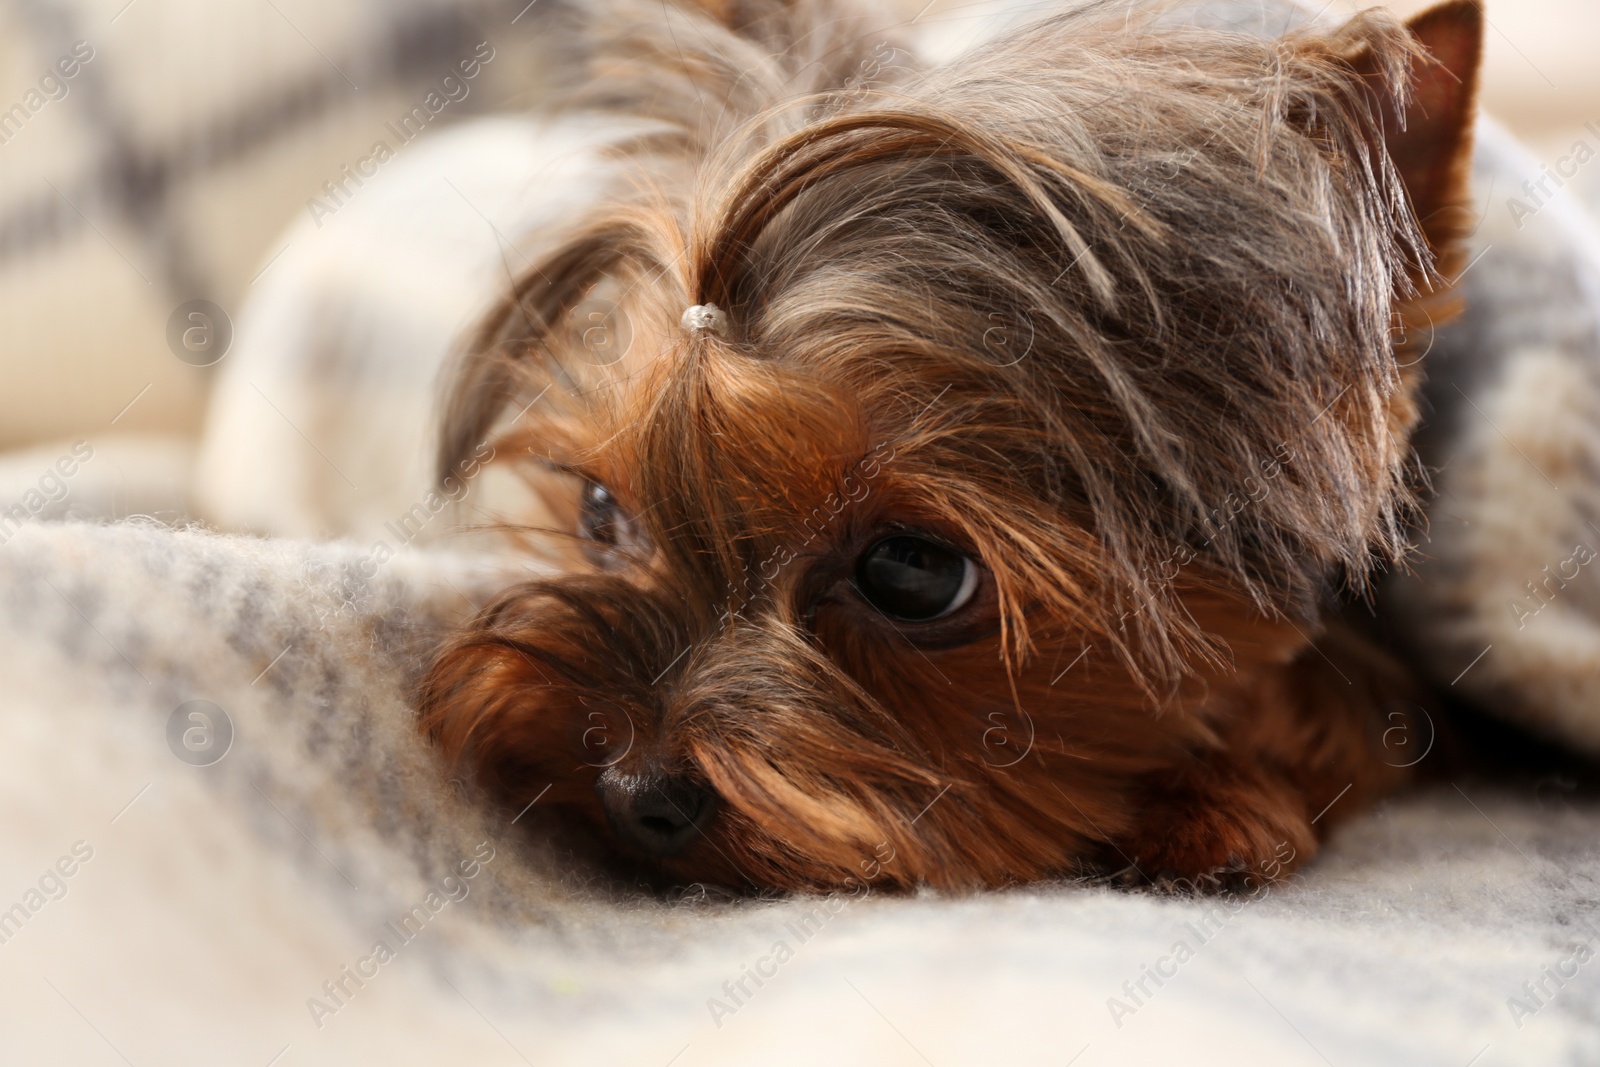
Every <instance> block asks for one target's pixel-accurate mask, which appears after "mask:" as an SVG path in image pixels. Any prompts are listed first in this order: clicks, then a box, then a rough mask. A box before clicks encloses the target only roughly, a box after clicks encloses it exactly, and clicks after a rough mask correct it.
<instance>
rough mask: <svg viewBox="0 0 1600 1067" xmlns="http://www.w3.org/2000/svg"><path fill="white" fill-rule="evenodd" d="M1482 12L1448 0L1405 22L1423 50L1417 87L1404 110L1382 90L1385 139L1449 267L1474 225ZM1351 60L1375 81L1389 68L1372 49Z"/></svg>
mask: <svg viewBox="0 0 1600 1067" xmlns="http://www.w3.org/2000/svg"><path fill="white" fill-rule="evenodd" d="M1483 26H1484V18H1483V11H1482V9H1481V8H1479V6H1478V3H1477V0H1446V2H1445V3H1442V4H1438V5H1437V6H1435V7H1431V8H1429V9H1428V10H1426V11H1424V12H1422V13H1421V14H1420V15H1417V16H1415V17H1413V18H1412V19H1411V20H1409V21H1408V22H1407V23H1406V28H1407V29H1409V30H1410V31H1411V35H1412V37H1413V38H1414V39H1415V41H1416V43H1417V45H1418V46H1420V49H1421V53H1420V54H1417V55H1414V56H1413V58H1412V61H1411V64H1410V67H1411V69H1410V81H1411V89H1412V93H1411V96H1410V99H1409V101H1408V102H1407V103H1406V105H1405V107H1404V109H1403V110H1402V109H1401V108H1400V107H1398V106H1397V105H1396V104H1395V102H1394V101H1395V98H1394V96H1392V95H1390V94H1387V93H1382V92H1380V93H1379V98H1380V99H1381V100H1383V101H1385V103H1384V104H1383V105H1382V106H1383V112H1384V113H1383V116H1382V117H1383V123H1384V142H1385V147H1386V148H1387V150H1388V153H1389V158H1390V160H1391V161H1393V163H1394V166H1395V169H1396V171H1397V172H1398V173H1399V175H1400V179H1401V181H1402V182H1403V183H1404V185H1405V189H1406V192H1407V194H1408V195H1409V196H1410V197H1411V204H1412V207H1413V209H1414V210H1415V212H1416V216H1417V222H1418V223H1419V225H1420V226H1421V227H1422V232H1423V235H1424V236H1425V237H1427V239H1428V244H1429V245H1430V246H1431V247H1432V249H1433V251H1434V255H1435V256H1436V257H1437V259H1438V267H1439V269H1440V270H1441V271H1443V272H1445V273H1447V274H1449V273H1453V271H1451V269H1450V261H1451V260H1452V259H1454V257H1455V254H1456V253H1458V252H1459V245H1460V242H1461V240H1462V239H1463V238H1464V237H1466V236H1467V234H1468V233H1469V232H1471V230H1472V228H1473V225H1474V221H1473V206H1472V197H1471V192H1470V189H1469V184H1470V181H1471V177H1472V145H1473V137H1472V131H1473V122H1474V119H1475V118H1476V115H1477V103H1478V71H1479V67H1480V65H1481V63H1482V60H1483ZM1350 62H1351V65H1352V66H1353V67H1355V69H1356V70H1357V71H1359V72H1360V73H1361V75H1362V76H1363V77H1364V78H1366V79H1368V80H1369V81H1370V82H1371V83H1373V84H1375V85H1379V86H1381V85H1383V84H1384V83H1386V82H1387V81H1388V80H1389V77H1388V75H1389V72H1388V71H1385V70H1383V69H1381V68H1382V64H1381V63H1380V62H1379V61H1378V60H1377V59H1376V58H1375V56H1374V53H1373V52H1372V50H1371V49H1364V50H1362V51H1360V52H1358V53H1357V54H1356V55H1354V56H1352V57H1351V59H1350Z"/></svg>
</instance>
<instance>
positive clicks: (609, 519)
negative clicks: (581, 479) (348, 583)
mask: <svg viewBox="0 0 1600 1067" xmlns="http://www.w3.org/2000/svg"><path fill="white" fill-rule="evenodd" d="M578 536H580V537H582V538H583V539H584V540H586V541H592V542H594V543H595V544H596V545H599V546H601V547H603V548H621V549H627V548H632V547H635V546H636V545H637V543H638V532H637V531H636V530H635V528H634V523H633V519H632V517H631V516H629V515H628V513H627V512H626V511H624V510H623V508H622V505H621V504H618V503H617V499H616V497H614V496H612V495H611V490H609V489H607V488H606V487H605V486H603V485H601V484H600V483H599V482H588V483H586V484H585V485H584V487H583V501H582V503H581V505H580V507H579V510H578Z"/></svg>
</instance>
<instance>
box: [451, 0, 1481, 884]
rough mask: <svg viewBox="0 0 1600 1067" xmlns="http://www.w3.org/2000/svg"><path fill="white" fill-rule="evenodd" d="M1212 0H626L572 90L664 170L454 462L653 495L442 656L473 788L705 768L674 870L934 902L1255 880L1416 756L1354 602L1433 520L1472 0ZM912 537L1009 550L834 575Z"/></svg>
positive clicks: (595, 250) (511, 806)
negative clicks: (919, 604)
mask: <svg viewBox="0 0 1600 1067" xmlns="http://www.w3.org/2000/svg"><path fill="white" fill-rule="evenodd" d="M1285 10H1286V11H1288V10H1290V9H1289V8H1288V7H1287V6H1286V7H1285ZM1186 14H1187V13H1186V10H1185V9H1184V8H1182V7H1179V6H1175V5H1173V4H1159V3H1138V4H1134V5H1131V6H1130V5H1129V4H1127V3H1116V4H1094V5H1091V6H1089V7H1086V8H1082V9H1079V10H1076V11H1071V12H1067V13H1064V14H1062V15H1059V16H1057V17H1054V18H1051V19H1048V20H1046V21H1043V22H1039V23H1035V24H1033V25H1030V26H1028V27H1026V28H1025V29H1023V30H1021V31H1019V32H1017V33H1014V34H1012V35H1010V36H1006V37H1002V38H1000V39H998V40H997V41H995V42H992V43H990V44H988V45H985V46H983V47H981V48H979V49H977V50H975V51H973V52H971V53H969V54H968V55H966V56H964V57H962V58H960V59H958V60H956V61H954V62H952V63H950V64H948V65H945V66H935V67H931V68H930V67H924V66H922V65H919V63H918V61H917V60H916V59H915V57H914V56H913V55H911V54H910V53H909V52H907V51H905V50H904V49H901V48H897V47H895V45H894V42H895V40H896V37H895V30H894V28H893V27H892V26H887V27H886V26H884V25H882V24H880V23H878V22H875V21H874V16H873V15H872V14H871V13H870V12H863V11H861V10H859V9H858V8H857V6H856V5H855V4H852V3H850V2H848V0H725V2H717V0H706V2H705V3H704V4H703V5H702V6H700V7H692V8H690V7H685V8H682V9H673V10H665V11H664V9H663V8H661V7H660V6H659V5H655V4H650V3H645V4H641V5H638V6H635V5H633V4H632V3H628V2H622V0H618V2H608V3H607V4H605V5H603V6H602V7H601V9H600V13H599V14H597V15H596V16H595V20H594V21H595V29H596V36H595V41H596V44H595V46H594V55H593V57H592V59H593V62H592V64H591V66H592V70H593V76H592V81H591V82H590V84H589V88H588V91H587V92H586V93H585V94H583V96H582V103H583V106H586V107H590V108H607V109H611V110H612V111H614V112H616V113H620V114H622V115H625V116H628V117H631V118H644V119H648V120H651V123H652V124H651V125H650V126H649V128H648V130H647V131H646V132H645V133H644V134H642V135H641V136H640V137H639V138H637V139H636V140H635V141H633V142H631V144H630V146H629V148H628V150H627V155H626V158H625V159H623V160H622V161H621V162H620V164H619V165H621V166H623V167H627V168H632V170H633V172H634V173H636V174H637V176H638V180H637V183H636V187H635V192H634V194H633V195H631V196H628V197H623V198H619V199H617V200H615V201H614V202H609V203H607V204H606V206H605V207H604V208H603V209H601V210H599V211H597V212H596V213H594V215H593V216H592V217H590V218H587V219H584V220H581V221H580V222H579V223H578V224H576V225H575V226H574V227H573V229H572V231H571V233H570V234H568V235H567V236H566V238H565V239H564V240H563V241H561V242H559V244H558V246H557V247H555V248H554V250H553V251H551V252H550V253H549V254H548V255H547V256H545V257H543V258H542V259H541V260H540V261H539V262H537V263H534V264H533V265H532V266H531V267H530V268H529V269H527V270H526V271H525V272H523V273H522V274H521V277H520V279H519V281H518V283H517V285H516V287H515V291H514V293H513V295H512V296H511V297H510V298H508V299H507V300H506V301H505V302H504V303H503V305H502V306H501V307H500V308H499V309H498V311H497V312H496V313H495V315H494V316H493V317H492V318H491V319H490V321H488V322H487V323H486V325H485V326H484V328H483V331H482V332H481V334H480V336H479V337H478V338H477V341H476V343H475V344H474V345H473V346H472V349H471V351H470V352H469V353H468V355H467V357H466V359H465V360H464V362H463V363H462V365H461V367H460V368H459V371H458V375H457V378H456V381H455V388H454V392H453V400H452V404H451V407H450V410H449V415H448V421H447V425H446V439H445V443H444V447H443V452H442V456H441V460H442V469H445V470H449V469H452V468H453V467H454V466H455V464H456V463H457V461H458V460H459V459H461V458H462V457H463V456H465V455H468V454H470V453H471V452H472V451H473V449H474V448H475V447H476V446H477V445H478V444H479V443H480V442H483V441H484V440H486V439H493V440H494V441H495V446H494V447H495V451H496V454H497V455H499V456H502V457H508V458H510V459H511V460H512V461H514V462H517V463H520V464H522V465H523V466H524V467H525V468H526V470H527V474H528V477H529V479H530V480H532V481H534V482H535V483H536V484H538V485H539V486H540V487H541V488H542V490H543V491H544V492H545V494H546V496H547V498H548V499H549V500H550V501H551V505H552V510H553V511H555V512H556V514H557V516H558V518H559V520H560V521H561V522H562V523H564V524H566V529H567V530H568V531H571V530H572V529H574V528H575V527H576V524H577V520H578V510H579V506H578V503H577V502H578V499H579V494H580V492H581V491H582V490H583V486H584V485H585V484H586V483H591V482H592V483H597V484H601V485H604V486H606V487H608V488H609V490H610V491H611V492H612V494H613V495H614V496H615V497H616V499H617V500H618V501H620V502H621V504H622V505H623V507H624V508H625V509H626V512H627V514H628V516H629V518H628V519H626V527H627V529H626V530H624V529H623V528H622V527H621V526H619V527H618V528H617V529H616V530H613V531H612V532H613V533H616V534H619V535H621V534H623V533H626V536H619V537H618V538H616V540H617V541H618V543H616V544H612V545H596V544H589V545H579V544H574V545H573V549H572V551H571V552H570V553H569V555H568V559H567V563H568V564H569V570H570V573H569V574H567V575H566V576H563V577H561V578H558V579H554V580H547V581H541V582H536V583H531V584H528V585H524V586H519V587H517V588H513V589H509V590H507V591H506V592H505V594H504V596H502V597H501V598H500V599H499V601H498V602H497V603H495V604H494V605H493V606H491V607H490V608H489V609H488V610H487V611H486V612H485V613H484V615H483V616H482V617H481V618H480V619H478V620H477V621H476V622H475V623H474V624H473V625H472V626H471V627H470V628H469V629H467V630H466V631H465V632H463V633H461V634H460V635H458V636H457V637H456V638H454V639H453V640H452V641H451V642H450V643H449V644H448V645H447V646H446V647H445V648H444V649H443V650H442V652H441V653H440V655H439V656H438V658H437V660H436V662H435V663H434V665H433V667H432V669H431V672H430V673H429V675H428V676H427V678H426V679H425V681H424V684H423V689H422V697H421V703H422V714H423V723H424V725H425V728H426V729H427V730H428V731H429V732H430V733H431V735H432V736H433V737H434V738H435V739H436V740H437V741H438V743H439V745H440V747H441V748H442V750H443V752H444V754H445V755H446V756H447V758H448V759H449V760H451V761H453V762H455V763H458V764H461V765H463V766H464V767H466V768H467V769H469V770H470V771H471V773H472V776H473V778H474V780H475V781H476V783H477V784H478V785H479V786H480V787H481V788H482V789H483V790H484V791H485V792H486V794H487V795H488V796H489V797H490V798H491V799H492V800H493V801H494V802H496V803H498V804H500V805H502V806H504V807H505V808H506V809H507V810H508V811H513V812H515V811H517V810H519V809H523V808H524V806H525V805H526V804H527V803H528V802H529V801H530V800H532V799H534V798H535V796H541V797H542V798H543V799H542V800H541V801H540V805H539V810H540V812H541V813H545V812H548V813H549V816H548V817H550V818H554V819H556V820H558V821H561V822H563V823H566V824H567V825H576V826H579V827H582V828H584V829H585V831H586V832H589V831H592V833H593V835H595V836H596V837H597V839H598V840H599V841H601V842H603V843H604V844H603V846H602V850H603V851H606V852H612V853H616V854H618V855H624V856H626V855H629V854H630V852H631V850H630V848H629V846H628V843H627V840H626V835H617V834H615V833H614V824H613V822H612V821H611V820H610V819H608V813H609V814H610V816H611V819H614V818H615V816H616V808H615V802H616V797H617V795H618V792H619V790H620V791H622V792H624V793H626V792H627V791H628V790H638V789H654V788H655V787H656V786H657V785H658V784H659V783H661V782H665V781H671V782H690V783H695V784H696V785H697V786H698V787H699V788H702V789H708V790H710V791H712V792H714V794H715V796H716V798H717V805H718V807H717V811H716V814H715V816H714V818H712V819H710V821H708V822H707V823H706V824H705V825H704V826H703V827H702V829H701V832H700V834H699V835H698V836H697V837H696V838H695V839H694V840H693V841H692V842H691V843H690V844H689V845H688V846H687V847H686V848H684V849H683V850H682V851H681V852H679V853H677V854H676V855H671V856H665V857H649V858H648V860H647V863H648V866H649V868H650V869H651V870H652V871H654V872H655V873H656V874H657V875H658V876H660V877H661V878H662V879H664V880H666V881H678V882H687V881H698V882H716V883H722V884H727V885H733V886H739V887H775V888H783V889H792V888H806V887H834V886H841V885H848V884H851V882H852V880H855V879H861V880H872V881H876V882H879V883H887V884H894V885H902V886H911V885H920V884H926V885H933V886H939V887H952V888H956V887H975V886H993V885H1000V884H1005V883H1009V882H1013V881H1017V880H1028V879H1038V878H1044V877H1050V876H1060V875H1071V874H1078V873H1091V872H1102V873H1116V874H1121V875H1123V876H1125V877H1129V878H1132V879H1134V880H1162V879H1172V878H1185V879H1195V880H1205V879H1208V878H1214V877H1216V876H1218V875H1233V876H1241V875H1242V876H1244V877H1247V878H1248V877H1268V878H1270V877H1276V876H1279V875H1280V874H1281V873H1283V872H1285V871H1287V870H1289V869H1291V868H1293V867H1294V866H1295V865H1296V864H1298V863H1301V862H1304V861H1305V860H1306V859H1307V858H1309V857H1310V856H1311V855H1313V854H1314V852H1315V851H1316V848H1317V842H1318V839H1319V837H1320V836H1321V835H1322V834H1323V833H1325V832H1326V831H1327V830H1328V828H1329V827H1330V826H1331V825H1333V824H1334V823H1335V822H1336V821H1337V820H1338V819H1340V818H1342V817H1345V816H1348V815H1349V814H1351V813H1353V812H1356V811H1359V810H1360V809H1361V807H1362V805H1363V804H1364V803H1366V802H1369V801H1370V800H1371V799H1372V798H1374V797H1375V796H1377V795H1378V794H1380V793H1381V792H1382V791H1384V790H1386V789H1389V788H1392V787H1394V786H1395V785H1397V784H1398V783H1400V782H1401V781H1403V780H1404V778H1405V776H1406V773H1407V772H1406V771H1405V770H1404V769H1402V768H1401V766H1400V765H1401V764H1403V763H1404V762H1406V761H1405V760H1403V759H1399V758H1392V757H1391V756H1390V755H1389V754H1388V753H1386V752H1385V747H1384V746H1385V738H1386V736H1388V734H1387V733H1386V730H1388V731H1391V732H1392V730H1393V727H1394V723H1395V719H1394V716H1395V715H1407V714H1415V712H1414V711H1413V710H1411V709H1415V707H1416V706H1417V703H1418V702H1425V701H1426V697H1425V695H1424V694H1423V693H1422V692H1421V687H1420V686H1419V685H1418V684H1417V683H1415V682H1414V681H1413V680H1412V679H1411V678H1410V677H1409V676H1408V674H1407V672H1406V671H1405V670H1403V669H1402V668H1401V667H1400V666H1399V665H1398V664H1396V663H1395V662H1393V661H1392V660H1391V659H1389V658H1388V656H1387V655H1386V654H1385V653H1384V652H1383V651H1381V650H1380V649H1379V648H1377V647H1375V646H1374V645H1373V644H1372V643H1370V642H1369V641H1367V640H1366V639H1364V638H1363V637H1362V636H1360V634H1358V633H1357V632H1356V631H1355V630H1354V629H1351V628H1349V627H1347V626H1345V625H1344V624H1342V623H1340V622H1339V621H1338V618H1337V607H1338V604H1339V602H1340V601H1341V600H1346V601H1347V600H1349V599H1352V598H1359V597H1361V596H1363V595H1365V593H1366V591H1367V588H1368V578H1369V576H1370V575H1372V574H1373V573H1374V572H1375V570H1376V569H1379V568H1381V567H1383V566H1385V565H1387V564H1391V563H1394V562H1396V561H1398V560H1400V559H1401V558H1402V557H1403V555H1404V553H1405V551H1406V545H1407V529H1408V523H1409V522H1410V521H1411V519H1412V517H1413V508H1414V501H1415V495H1416V491H1417V489H1418V488H1419V486H1420V483H1421V477H1420V472H1419V471H1418V469H1417V467H1416V464H1415V462H1414V460H1413V459H1412V453H1411V449H1410V446H1409V437H1410V434H1411V432H1412V430H1413V428H1414V426H1415V424H1416V422H1417V419H1418V412H1417V407H1416V404H1415V403H1414V393H1415V390H1416V388H1417V382H1418V378H1419V375H1420V373H1421V369H1420V364H1421V363H1422V362H1423V360H1422V359H1421V355H1422V351H1421V350H1422V347H1423V346H1422V345H1417V346H1415V347H1416V348H1417V351H1415V352H1412V351H1411V348H1412V347H1413V345H1412V342H1411V340H1410V338H1412V337H1414V336H1416V335H1417V334H1418V333H1419V332H1421V331H1418V330H1417V329H1415V327H1418V326H1421V325H1423V324H1425V323H1430V322H1431V323H1438V322H1442V321H1443V320H1444V319H1445V318H1446V317H1447V316H1448V315H1449V314H1450V313H1451V311H1452V297H1451V293H1450V291H1449V286H1448V285H1447V284H1445V283H1444V281H1443V280H1442V279H1444V278H1449V277H1454V276H1455V274H1456V272H1457V271H1458V270H1459V269H1460V267H1461V257H1460V245H1459V241H1460V238H1461V237H1462V235H1463V232H1464V230H1465V229H1466V228H1467V227H1469V226H1470V224H1471V212H1470V211H1469V210H1468V209H1467V207H1466V204H1465V198H1466V185H1465V183H1466V168H1467V165H1468V160H1469V157H1470V149H1471V145H1470V140H1471V133H1470V131H1471V122H1472V116H1473V114H1474V95H1475V86H1476V69H1477V62H1478V53H1479V50H1480V47H1481V15H1480V14H1479V13H1478V10H1477V8H1476V7H1475V6H1474V4H1472V3H1471V2H1470V0H1453V2H1451V3H1447V4H1445V5H1444V6H1442V7H1439V8H1436V9H1434V10H1433V11H1431V12H1429V13H1427V14H1425V15H1423V16H1420V17H1419V18H1418V19H1417V20H1414V21H1413V22H1412V24H1411V25H1410V27H1409V29H1408V28H1407V27H1406V26H1405V25H1402V24H1401V23H1400V22H1399V21H1397V20H1395V19H1393V18H1392V17H1390V16H1387V15H1385V14H1383V13H1382V12H1376V11H1375V12H1369V13H1366V14H1363V15H1361V16H1358V17H1357V18H1355V19H1354V20H1353V21H1350V22H1349V23H1347V24H1344V25H1340V26H1334V27H1328V26H1321V25H1302V26H1301V27H1300V28H1298V29H1294V30H1291V31H1290V32H1288V33H1287V34H1286V35H1284V36H1282V37H1277V38H1272V37H1263V36H1257V35H1251V34H1246V33H1240V32H1233V31H1227V30H1221V29H1214V28H1207V27H1205V26H1202V25H1196V24H1195V22H1194V20H1193V19H1192V18H1188V17H1186ZM597 299H604V300H606V301H609V302H610V303H609V304H608V305H604V306H607V307H614V308H615V309H616V311H615V313H614V316H613V318H614V320H615V322H624V323H626V325H627V327H628V330H629V331H630V333H631V338H632V340H631V346H628V347H627V351H626V353H625V354H623V355H621V356H620V358H615V359H613V356H615V355H616V351H615V350H613V349H608V350H607V352H606V355H605V358H603V359H601V358H596V357H595V355H594V353H593V351H592V349H590V348H586V347H585V334H584V332H583V331H582V330H581V329H580V328H579V327H578V326H577V325H574V322H573V319H572V312H573V310H574V309H575V308H578V307H579V306H580V305H583V306H585V307H587V306H590V305H592V304H593V302H594V301H595V300H597ZM691 305H714V306H715V307H717V308H720V309H722V310H723V311H724V312H725V313H726V318H727V323H728V325H727V328H726V329H725V330H724V331H722V332H720V333H719V332H716V331H713V330H706V329H700V330H686V329H684V328H683V327H681V326H680V316H681V315H682V314H683V312H684V309H685V308H687V307H689V306H691ZM615 322H614V321H611V320H609V319H608V321H607V325H608V326H611V325H614V324H615ZM589 339H590V340H591V341H592V337H590V338H589ZM620 347H621V346H620V345H616V346H615V348H616V349H620ZM618 521H619V522H622V521H623V520H618ZM899 529H912V530H917V531H923V532H926V533H928V534H930V535H931V536H933V537H935V538H937V539H938V540H941V541H943V542H945V543H947V544H950V545H952V546H955V547H957V548H959V549H961V550H962V551H964V552H966V553H968V554H969V555H970V556H971V557H972V558H973V559H975V560H977V561H979V562H980V563H981V572H982V577H981V584H980V587H979V590H978V593H977V595H976V596H975V597H974V599H973V602H972V603H971V604H970V605H969V606H968V607H966V608H963V609H962V610H961V611H959V612H957V613H956V614H955V615H954V616H952V617H950V618H948V619H940V620H936V621H933V622H929V623H921V624H898V623H895V622H892V621H891V620H889V619H888V618H887V617H886V616H884V615H882V614H881V613H880V612H878V611H876V610H875V609H873V608H872V607H871V606H870V605H869V604H867V603H866V602H865V601H863V600H862V598H861V597H859V596H857V595H856V594H855V592H854V590H853V587H852V584H851V574H852V569H853V567H854V561H855V560H856V558H857V557H858V556H859V555H860V553H861V552H862V551H863V550H864V549H865V548H866V547H867V546H868V545H870V544H872V543H873V542H874V540H875V539H877V538H879V537H882V536H884V534H885V533H886V532H889V531H894V530H899ZM1397 709H1402V710H1397ZM619 783H620V784H619ZM547 786H548V794H545V793H544V792H543V791H544V790H545V789H546V787H547ZM669 793H670V790H669ZM1336 799H1337V800H1339V803H1338V804H1337V805H1336V806H1335V807H1334V809H1333V810H1332V811H1331V812H1329V814H1327V815H1326V816H1324V817H1322V818H1320V819H1319V818H1318V816H1319V815H1320V814H1321V813H1322V812H1323V811H1324V809H1325V808H1327V807H1328V806H1329V805H1330V804H1331V803H1332V802H1333V801H1335V800H1336Z"/></svg>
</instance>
